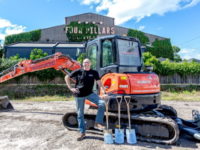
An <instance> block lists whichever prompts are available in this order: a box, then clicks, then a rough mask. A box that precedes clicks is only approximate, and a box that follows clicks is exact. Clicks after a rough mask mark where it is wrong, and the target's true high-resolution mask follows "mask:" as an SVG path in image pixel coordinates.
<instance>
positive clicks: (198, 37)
mask: <svg viewBox="0 0 200 150" xmlns="http://www.w3.org/2000/svg"><path fill="white" fill-rule="evenodd" d="M196 39H200V35H198V36H196V37H194V38H192V39H191V40H188V41H186V42H183V43H181V44H178V45H184V44H188V43H190V42H192V41H194V40H196Z"/></svg>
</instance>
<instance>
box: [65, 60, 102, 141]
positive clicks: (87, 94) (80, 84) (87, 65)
mask: <svg viewBox="0 0 200 150" xmlns="http://www.w3.org/2000/svg"><path fill="white" fill-rule="evenodd" d="M70 78H73V79H75V81H76V84H75V88H72V87H71V84H70ZM65 81H66V84H67V86H68V88H69V89H70V91H72V92H73V93H74V95H75V100H76V109H77V120H78V127H79V129H80V133H81V134H80V137H78V138H77V141H81V140H83V139H84V138H85V121H84V105H85V99H88V100H90V101H91V102H93V103H95V104H96V105H97V106H98V112H97V116H96V120H95V125H94V128H96V129H100V130H103V129H104V126H103V125H102V124H103V117H104V111H105V103H104V101H103V100H100V98H99V96H98V95H97V94H95V93H93V91H92V89H93V86H94V81H96V82H97V84H98V86H99V87H100V88H101V89H102V91H103V92H104V94H106V93H105V88H104V87H103V85H102V83H101V81H100V77H99V74H98V72H97V71H95V70H92V69H91V62H90V60H89V59H84V60H83V68H81V69H78V70H75V71H73V72H72V73H71V74H70V75H67V76H66V77H65Z"/></svg>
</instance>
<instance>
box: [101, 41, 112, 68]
mask: <svg viewBox="0 0 200 150" xmlns="http://www.w3.org/2000/svg"><path fill="white" fill-rule="evenodd" d="M112 64H114V55H113V50H112V41H111V40H105V41H103V42H102V66H103V67H105V66H109V65H112Z"/></svg>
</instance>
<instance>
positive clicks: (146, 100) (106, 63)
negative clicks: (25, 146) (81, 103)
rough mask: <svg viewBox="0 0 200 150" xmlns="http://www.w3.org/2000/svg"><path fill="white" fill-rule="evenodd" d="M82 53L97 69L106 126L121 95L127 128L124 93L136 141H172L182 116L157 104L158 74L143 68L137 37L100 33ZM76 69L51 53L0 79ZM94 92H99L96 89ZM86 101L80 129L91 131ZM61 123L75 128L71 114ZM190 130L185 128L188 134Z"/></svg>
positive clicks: (65, 58) (20, 65) (123, 122)
mask: <svg viewBox="0 0 200 150" xmlns="http://www.w3.org/2000/svg"><path fill="white" fill-rule="evenodd" d="M85 51H86V54H87V57H88V58H89V59H90V60H91V62H92V68H93V69H96V70H98V72H99V74H100V76H101V81H102V83H103V85H104V87H105V88H106V92H107V93H108V94H109V107H108V108H109V113H110V117H109V118H110V120H109V123H110V128H111V129H114V128H115V126H116V124H117V123H118V122H117V121H116V120H117V117H118V115H117V110H118V107H117V106H118V104H117V101H116V97H119V96H121V98H122V103H121V127H122V128H126V127H127V126H128V116H127V107H126V106H127V105H126V103H125V101H124V98H125V97H126V98H127V97H128V98H129V99H130V103H129V107H130V110H131V124H132V128H134V129H135V130H136V133H137V138H138V139H139V140H142V141H148V142H156V143H164V144H173V143H175V142H176V141H177V140H178V138H179V132H180V130H179V129H181V131H186V130H184V129H185V126H184V125H183V123H180V122H183V120H181V119H180V118H177V113H176V110H174V109H173V108H172V107H170V106H166V105H161V102H160V83H159V78H158V76H157V75H156V74H155V73H152V68H147V67H146V68H144V66H143V62H142V54H141V48H140V43H139V41H138V40H136V39H135V38H131V37H122V36H117V35H111V36H103V37H99V38H96V39H94V40H92V41H89V42H87V43H86V47H85ZM80 67H81V66H80V64H79V63H78V62H76V61H75V60H72V59H71V58H70V57H68V56H65V55H63V54H61V53H56V54H54V55H52V56H47V57H45V58H42V59H39V60H25V61H22V62H19V63H18V64H17V65H15V66H13V67H11V68H9V69H7V70H5V71H3V72H2V73H1V74H0V83H2V82H5V81H7V80H9V79H12V78H14V77H17V76H19V75H22V74H25V73H27V72H33V71H39V70H44V69H47V68H54V69H56V70H61V71H63V72H64V73H65V74H67V73H68V72H67V69H69V70H75V69H78V68H80ZM96 92H97V93H98V94H99V95H101V94H102V92H101V91H100V90H99V89H98V87H97V88H96ZM86 103H87V104H89V105H90V108H91V109H89V110H87V111H86V112H85V120H86V127H87V129H88V130H89V131H91V132H97V131H95V129H94V128H93V126H94V120H95V116H96V109H95V108H96V105H94V104H93V103H91V102H89V101H86ZM190 123H193V122H190ZM63 124H64V126H65V127H66V128H68V129H72V130H76V129H77V127H78V123H77V119H76V112H68V113H66V114H65V115H64V116H63ZM195 125H196V124H195ZM180 127H181V128H180ZM187 129H188V128H187ZM190 133H191V131H188V134H190ZM197 133H198V131H197V130H195V131H194V132H193V133H192V134H191V135H192V136H194V134H196V137H197V138H196V139H198V138H199V137H200V136H199V134H197ZM199 139H200V138H199Z"/></svg>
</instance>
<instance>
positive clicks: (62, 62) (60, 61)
mask: <svg viewBox="0 0 200 150" xmlns="http://www.w3.org/2000/svg"><path fill="white" fill-rule="evenodd" d="M49 68H54V69H56V70H61V71H62V72H64V73H65V74H68V71H67V69H68V70H71V71H73V70H76V69H79V68H81V65H80V64H79V63H78V62H77V61H75V60H73V59H71V58H70V57H69V56H66V55H63V54H62V53H60V52H57V53H55V54H54V55H49V56H47V57H44V58H41V59H37V60H23V61H21V62H19V63H17V64H16V65H14V66H13V67H11V68H8V69H6V70H5V71H3V72H1V73H0V83H3V82H5V81H7V80H10V79H13V78H15V77H17V76H20V75H23V74H26V73H28V72H35V71H40V70H44V69H49Z"/></svg>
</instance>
